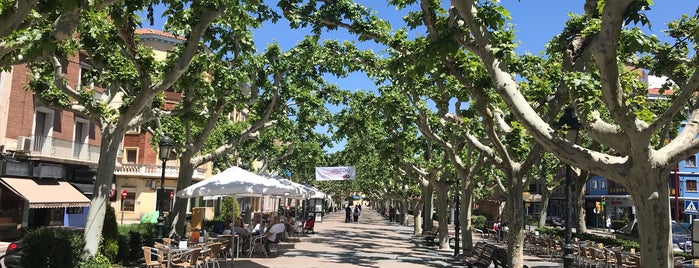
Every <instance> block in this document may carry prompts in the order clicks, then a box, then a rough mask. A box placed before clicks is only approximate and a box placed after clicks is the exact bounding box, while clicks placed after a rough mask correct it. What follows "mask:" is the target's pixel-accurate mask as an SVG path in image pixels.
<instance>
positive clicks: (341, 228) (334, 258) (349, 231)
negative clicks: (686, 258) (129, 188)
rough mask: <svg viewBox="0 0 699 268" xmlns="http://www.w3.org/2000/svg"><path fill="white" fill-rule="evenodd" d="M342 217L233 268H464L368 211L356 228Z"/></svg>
mask: <svg viewBox="0 0 699 268" xmlns="http://www.w3.org/2000/svg"><path fill="white" fill-rule="evenodd" d="M344 216H345V214H344V212H335V213H331V214H327V215H326V216H325V217H324V218H323V222H316V224H315V234H307V235H304V236H302V237H301V238H300V241H296V242H292V243H282V244H280V245H279V247H278V248H279V251H280V252H279V254H277V255H275V256H272V257H270V258H264V257H262V258H240V259H236V260H235V261H234V263H233V267H237V268H238V267H240V268H260V267H280V268H283V267H293V268H299V267H332V268H343V267H401V268H402V267H408V268H409V267H465V265H464V264H463V263H462V262H461V261H460V260H457V259H456V258H454V257H453V253H454V251H453V250H438V249H436V248H435V247H428V246H424V245H422V240H421V239H420V238H419V237H413V235H412V231H413V229H412V227H407V226H401V225H398V224H396V223H391V222H388V221H386V220H384V219H383V217H382V216H381V215H379V214H378V213H377V212H375V211H373V210H371V209H370V208H365V209H364V210H363V211H362V214H361V216H360V217H359V222H357V223H345V217H344ZM491 242H492V241H491ZM273 255H274V254H273ZM525 265H527V266H528V267H531V268H533V267H560V266H561V263H560V262H559V263H556V262H554V261H545V260H542V259H541V258H538V257H531V256H525ZM491 267H493V266H492V265H491Z"/></svg>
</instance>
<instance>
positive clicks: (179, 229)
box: [168, 151, 196, 237]
mask: <svg viewBox="0 0 699 268" xmlns="http://www.w3.org/2000/svg"><path fill="white" fill-rule="evenodd" d="M192 157H194V154H193V153H191V152H189V151H185V152H183V153H182V155H180V156H179V161H180V166H179V173H178V174H177V191H180V190H182V189H184V188H187V187H189V186H190V185H192V176H193V175H194V169H195V168H196V167H195V166H194V164H192V163H191V160H192ZM188 200H189V199H188V198H176V199H175V204H174V208H173V211H172V212H173V213H172V215H171V216H170V219H168V222H171V229H170V236H172V235H173V234H174V233H177V235H179V236H180V237H184V231H185V230H184V225H185V220H186V215H187V201H188Z"/></svg>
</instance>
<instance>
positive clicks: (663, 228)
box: [626, 169, 673, 268]
mask: <svg viewBox="0 0 699 268" xmlns="http://www.w3.org/2000/svg"><path fill="white" fill-rule="evenodd" d="M634 171H635V172H634ZM634 171H632V172H631V174H629V176H631V177H632V178H635V180H634V182H635V183H634V184H633V185H629V186H626V187H627V188H629V189H632V190H631V191H630V192H631V197H632V198H633V201H634V204H635V205H636V215H637V216H638V233H639V234H640V235H639V238H638V239H639V244H640V246H641V253H642V254H641V264H642V265H641V266H640V267H667V268H671V267H673V263H672V259H673V254H672V239H671V237H672V236H671V235H670V232H671V228H670V197H669V190H670V187H669V185H668V181H667V172H666V171H662V170H657V169H655V170H650V171H648V170H634Z"/></svg>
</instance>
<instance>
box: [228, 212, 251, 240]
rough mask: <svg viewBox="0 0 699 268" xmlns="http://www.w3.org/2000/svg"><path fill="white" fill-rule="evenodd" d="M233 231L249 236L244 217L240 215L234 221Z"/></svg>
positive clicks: (242, 235)
mask: <svg viewBox="0 0 699 268" xmlns="http://www.w3.org/2000/svg"><path fill="white" fill-rule="evenodd" d="M231 230H232V232H234V233H236V234H238V235H240V236H241V237H247V236H248V229H245V224H244V223H243V218H241V217H238V218H236V219H235V222H234V223H233V227H232V228H231Z"/></svg>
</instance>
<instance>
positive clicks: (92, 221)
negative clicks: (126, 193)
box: [83, 126, 125, 259]
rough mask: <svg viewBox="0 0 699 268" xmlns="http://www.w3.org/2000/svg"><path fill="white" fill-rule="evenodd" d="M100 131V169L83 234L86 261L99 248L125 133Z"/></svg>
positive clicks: (111, 127)
mask: <svg viewBox="0 0 699 268" xmlns="http://www.w3.org/2000/svg"><path fill="white" fill-rule="evenodd" d="M100 130H101V131H102V140H101V146H100V158H99V162H98V165H99V168H98V169H97V175H96V177H95V186H94V189H93V193H94V194H93V196H92V201H91V202H90V208H89V210H88V212H87V220H86V222H87V224H86V225H85V232H84V234H83V237H84V239H85V246H84V247H83V249H84V252H85V254H84V256H83V257H84V259H87V258H88V257H90V256H94V255H95V254H96V253H97V250H98V248H99V242H100V238H101V237H102V228H103V225H104V215H105V213H106V212H107V206H109V190H111V188H112V180H113V178H114V168H115V167H116V159H117V153H118V152H119V143H120V142H121V137H123V136H124V132H125V131H124V130H118V129H116V128H115V127H113V126H107V127H103V128H101V129H100Z"/></svg>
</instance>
